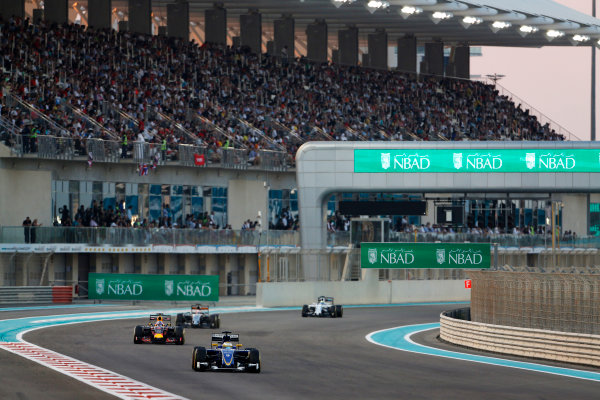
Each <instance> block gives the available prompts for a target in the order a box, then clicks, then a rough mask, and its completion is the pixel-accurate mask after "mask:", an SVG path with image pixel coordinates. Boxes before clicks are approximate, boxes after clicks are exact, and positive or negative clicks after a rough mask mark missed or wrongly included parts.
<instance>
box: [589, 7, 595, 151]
mask: <svg viewBox="0 0 600 400" xmlns="http://www.w3.org/2000/svg"><path fill="white" fill-rule="evenodd" d="M592 16H593V17H594V18H596V0H592ZM591 86H592V93H591V101H590V102H591V103H592V104H591V114H592V115H591V118H590V125H591V126H590V128H591V130H590V140H591V141H595V140H596V46H594V45H592V84H591Z"/></svg>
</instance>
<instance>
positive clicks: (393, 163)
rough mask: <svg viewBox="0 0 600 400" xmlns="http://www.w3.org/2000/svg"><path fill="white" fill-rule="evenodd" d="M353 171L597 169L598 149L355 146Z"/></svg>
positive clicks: (480, 171)
mask: <svg viewBox="0 0 600 400" xmlns="http://www.w3.org/2000/svg"><path fill="white" fill-rule="evenodd" d="M354 172H391V173H416V172H453V173H465V172H466V173H483V172H485V173H490V172H497V173H503V172H600V149H550V150H540V149H451V150H448V149H418V150H416V149H409V150H407V149H389V150H386V149H355V150H354Z"/></svg>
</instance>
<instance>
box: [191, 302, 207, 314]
mask: <svg viewBox="0 0 600 400" xmlns="http://www.w3.org/2000/svg"><path fill="white" fill-rule="evenodd" d="M194 311H208V306H205V305H202V304H194V305H193V306H192V312H194Z"/></svg>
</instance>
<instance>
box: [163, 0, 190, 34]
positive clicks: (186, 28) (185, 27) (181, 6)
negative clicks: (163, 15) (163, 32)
mask: <svg viewBox="0 0 600 400" xmlns="http://www.w3.org/2000/svg"><path fill="white" fill-rule="evenodd" d="M167 35H169V36H170V37H176V38H180V39H184V40H185V41H188V40H189V39H190V3H188V2H187V1H182V2H178V3H173V4H167Z"/></svg>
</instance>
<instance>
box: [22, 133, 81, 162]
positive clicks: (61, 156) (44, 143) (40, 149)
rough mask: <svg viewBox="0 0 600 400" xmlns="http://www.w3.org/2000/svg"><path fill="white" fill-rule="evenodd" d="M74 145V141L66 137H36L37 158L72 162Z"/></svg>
mask: <svg viewBox="0 0 600 400" xmlns="http://www.w3.org/2000/svg"><path fill="white" fill-rule="evenodd" d="M30 140H32V139H31V138H30ZM74 143H75V141H74V140H73V139H72V138H68V137H55V136H41V135H38V136H37V155H38V157H39V158H49V159H55V160H56V159H58V160H72V159H73V158H74V157H75V147H74Z"/></svg>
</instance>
